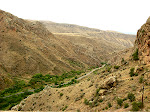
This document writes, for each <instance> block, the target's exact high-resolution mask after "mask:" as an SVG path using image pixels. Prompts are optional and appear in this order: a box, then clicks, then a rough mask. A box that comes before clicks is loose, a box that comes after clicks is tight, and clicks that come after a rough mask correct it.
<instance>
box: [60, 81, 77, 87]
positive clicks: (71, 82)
mask: <svg viewBox="0 0 150 112" xmlns="http://www.w3.org/2000/svg"><path fill="white" fill-rule="evenodd" d="M75 83H78V81H77V80H76V79H72V80H71V81H70V82H68V83H66V84H59V85H58V86H57V88H61V87H67V86H69V85H72V84H75Z"/></svg>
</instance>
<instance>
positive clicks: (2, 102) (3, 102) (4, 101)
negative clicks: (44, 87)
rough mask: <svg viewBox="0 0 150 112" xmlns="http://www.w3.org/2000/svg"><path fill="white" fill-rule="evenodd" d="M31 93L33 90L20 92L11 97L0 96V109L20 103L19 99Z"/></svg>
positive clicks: (6, 108) (9, 107) (7, 108)
mask: <svg viewBox="0 0 150 112" xmlns="http://www.w3.org/2000/svg"><path fill="white" fill-rule="evenodd" d="M31 94H33V92H28V91H26V92H24V93H22V94H18V95H13V96H11V97H5V98H0V110H9V109H11V107H13V106H15V105H17V104H18V103H20V101H21V100H23V99H24V98H26V97H27V96H28V95H31Z"/></svg>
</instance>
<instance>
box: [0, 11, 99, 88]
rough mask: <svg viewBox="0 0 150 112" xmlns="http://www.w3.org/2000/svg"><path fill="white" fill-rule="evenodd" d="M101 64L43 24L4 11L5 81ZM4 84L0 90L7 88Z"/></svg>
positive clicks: (0, 37) (1, 57)
mask: <svg viewBox="0 0 150 112" xmlns="http://www.w3.org/2000/svg"><path fill="white" fill-rule="evenodd" d="M98 64H100V60H98V59H96V58H93V57H91V56H90V55H89V54H84V48H83V47H80V46H77V45H74V44H72V43H71V42H70V41H68V40H67V39H62V38H59V37H55V36H54V35H53V34H52V33H51V32H49V31H48V30H47V29H46V28H45V26H44V25H43V24H41V23H40V22H38V21H28V20H23V19H20V18H18V17H16V16H14V15H12V14H10V13H7V12H4V11H2V10H0V79H1V80H3V81H4V80H5V77H9V78H11V77H16V76H19V77H21V78H27V77H31V76H32V75H33V74H36V73H43V74H52V75H55V74H58V75H60V74H62V73H64V72H66V71H71V70H79V69H82V70H83V69H85V68H87V67H89V66H97V65H98ZM1 74H3V75H5V77H3V75H1ZM7 74H10V75H9V76H7ZM4 83H5V81H4ZM4 83H3V84H4ZM3 84H1V85H0V86H1V87H0V88H4V86H3Z"/></svg>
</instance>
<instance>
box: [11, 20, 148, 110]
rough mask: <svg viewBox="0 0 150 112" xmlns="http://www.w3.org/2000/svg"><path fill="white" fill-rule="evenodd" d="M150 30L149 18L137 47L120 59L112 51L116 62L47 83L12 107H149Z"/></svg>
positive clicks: (76, 108)
mask: <svg viewBox="0 0 150 112" xmlns="http://www.w3.org/2000/svg"><path fill="white" fill-rule="evenodd" d="M143 30H144V31H143ZM149 32H150V19H148V20H147V22H146V23H145V24H144V25H143V26H142V27H141V29H139V30H138V33H137V37H136V41H135V46H134V48H132V49H129V50H125V51H122V52H121V53H119V55H118V56H120V55H121V54H122V55H123V54H127V55H126V56H124V57H123V56H122V57H121V60H120V58H118V59H117V56H115V55H114V54H113V55H114V56H115V57H112V59H114V61H118V62H117V63H115V64H111V65H110V64H108V65H106V66H105V67H104V68H101V69H100V70H97V71H95V72H93V74H91V75H89V76H88V77H85V78H84V79H82V80H79V82H78V83H77V84H73V85H71V86H68V87H62V88H52V87H50V86H46V87H45V89H44V90H43V91H41V92H40V93H37V94H33V95H30V96H29V97H28V98H26V99H24V100H23V101H22V102H21V103H20V104H19V105H17V106H15V107H13V108H12V110H22V111H38V110H39V111H71V112H76V111H77V112H87V111H92V112H93V111H115V112H122V111H130V110H131V111H150V97H149V96H150V88H149V86H150V66H149V58H147V57H149V55H145V53H147V54H148V53H149V46H148V45H149V38H148V37H149ZM145 59H147V60H148V61H147V60H145ZM119 60H120V61H119ZM142 98H143V100H142ZM41 99H42V100H41Z"/></svg>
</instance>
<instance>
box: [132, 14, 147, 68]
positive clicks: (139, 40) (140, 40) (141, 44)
mask: <svg viewBox="0 0 150 112" xmlns="http://www.w3.org/2000/svg"><path fill="white" fill-rule="evenodd" d="M135 48H136V49H137V48H138V53H139V59H140V61H141V63H142V64H148V65H149V64H150V17H149V18H148V19H147V21H146V23H145V24H144V25H142V26H141V28H140V29H139V30H138V32H137V37H136V41H135Z"/></svg>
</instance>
